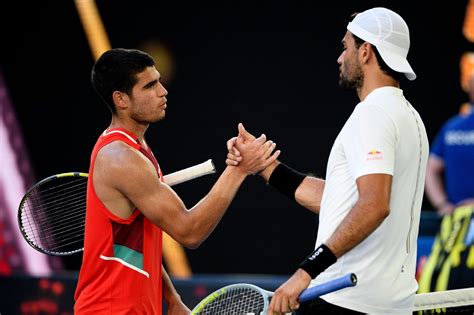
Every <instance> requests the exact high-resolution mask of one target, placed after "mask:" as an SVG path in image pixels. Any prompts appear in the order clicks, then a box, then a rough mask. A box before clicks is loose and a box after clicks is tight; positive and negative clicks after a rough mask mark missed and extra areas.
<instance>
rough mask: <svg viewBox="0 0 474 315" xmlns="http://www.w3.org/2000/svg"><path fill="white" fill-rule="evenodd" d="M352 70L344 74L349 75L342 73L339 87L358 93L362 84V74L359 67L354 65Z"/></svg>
mask: <svg viewBox="0 0 474 315" xmlns="http://www.w3.org/2000/svg"><path fill="white" fill-rule="evenodd" d="M350 68H351V67H350V65H349V67H345V69H350ZM352 68H353V71H345V73H349V75H344V73H342V74H341V78H340V79H339V86H340V87H342V88H343V89H348V90H355V91H358V90H359V89H360V88H361V87H362V85H363V84H364V74H363V73H362V69H361V67H360V65H358V64H357V65H354V66H353V67H352Z"/></svg>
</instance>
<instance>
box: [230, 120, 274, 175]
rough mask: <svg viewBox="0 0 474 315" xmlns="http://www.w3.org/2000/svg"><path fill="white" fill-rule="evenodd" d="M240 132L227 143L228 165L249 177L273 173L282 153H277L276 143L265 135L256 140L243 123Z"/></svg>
mask: <svg viewBox="0 0 474 315" xmlns="http://www.w3.org/2000/svg"><path fill="white" fill-rule="evenodd" d="M238 130H239V134H238V135H237V136H236V137H233V138H231V139H229V140H228V141H227V150H228V153H227V159H226V164H227V165H228V166H234V167H238V168H239V169H241V170H242V171H243V172H245V173H246V174H247V175H250V174H253V175H255V174H258V173H260V174H263V173H264V172H269V173H271V171H272V170H273V169H274V168H275V167H276V166H277V158H278V156H280V153H281V151H280V150H276V151H275V148H276V143H275V142H273V141H272V140H267V137H266V136H265V134H262V135H261V136H260V137H258V138H256V137H255V136H254V135H252V134H251V133H249V132H248V131H247V130H246V129H245V128H244V125H243V124H242V123H239V125H238Z"/></svg>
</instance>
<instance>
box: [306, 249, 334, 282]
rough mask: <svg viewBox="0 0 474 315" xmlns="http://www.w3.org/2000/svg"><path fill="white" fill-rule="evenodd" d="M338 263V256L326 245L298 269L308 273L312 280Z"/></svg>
mask: <svg viewBox="0 0 474 315" xmlns="http://www.w3.org/2000/svg"><path fill="white" fill-rule="evenodd" d="M336 261H337V257H336V255H334V253H333V252H332V251H331V250H330V249H329V247H327V246H326V245H324V244H321V245H320V246H319V247H318V248H316V249H315V250H314V252H312V253H311V254H310V255H309V256H308V257H307V258H306V259H305V260H303V262H302V263H300V264H299V266H298V268H301V269H303V270H304V271H306V272H307V273H308V274H309V275H310V276H311V278H312V279H314V278H316V277H317V276H318V275H319V274H320V273H321V272H323V271H324V270H326V269H327V268H328V267H329V266H331V265H332V264H334V263H335V262H336Z"/></svg>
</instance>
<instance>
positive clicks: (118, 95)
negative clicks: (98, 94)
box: [112, 91, 129, 109]
mask: <svg viewBox="0 0 474 315" xmlns="http://www.w3.org/2000/svg"><path fill="white" fill-rule="evenodd" d="M112 99H113V100H114V104H115V106H117V109H125V108H127V107H128V103H129V97H128V95H127V94H126V93H123V92H120V91H115V92H114V93H113V94H112Z"/></svg>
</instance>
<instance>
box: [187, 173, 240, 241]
mask: <svg viewBox="0 0 474 315" xmlns="http://www.w3.org/2000/svg"><path fill="white" fill-rule="evenodd" d="M245 178H246V174H245V173H243V172H242V171H241V170H239V169H238V168H237V167H234V166H228V167H227V168H226V169H225V170H224V172H223V173H222V175H221V176H220V177H219V179H218V180H217V182H216V183H215V184H214V186H213V187H212V189H211V191H210V192H209V193H208V194H207V195H206V196H205V197H204V198H203V199H201V200H200V201H199V202H198V203H197V204H196V205H195V206H194V207H192V208H191V209H190V210H189V212H188V214H187V215H188V217H189V219H190V225H189V226H190V228H189V229H188V233H189V235H193V238H194V239H195V242H196V243H197V245H199V244H200V243H201V242H202V241H204V240H205V239H206V238H207V237H208V236H209V234H210V233H211V232H212V231H213V230H214V229H215V227H216V226H217V224H218V223H219V221H220V220H221V218H222V216H223V215H224V213H225V211H226V210H227V208H228V207H229V205H230V203H231V202H232V200H233V199H234V197H235V195H236V193H237V191H238V189H239V187H240V185H241V184H242V182H243V181H244V180H245Z"/></svg>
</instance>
